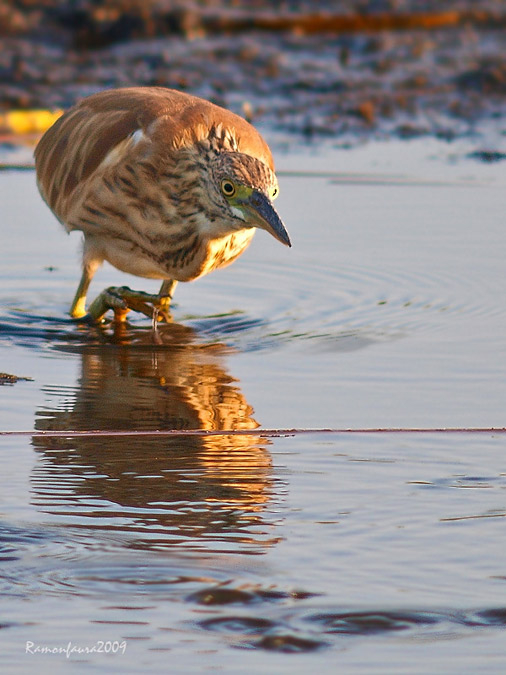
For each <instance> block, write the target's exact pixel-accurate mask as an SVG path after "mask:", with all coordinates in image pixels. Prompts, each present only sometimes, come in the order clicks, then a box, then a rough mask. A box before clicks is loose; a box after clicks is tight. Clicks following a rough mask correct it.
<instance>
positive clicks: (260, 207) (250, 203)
mask: <svg viewBox="0 0 506 675" xmlns="http://www.w3.org/2000/svg"><path fill="white" fill-rule="evenodd" d="M240 208H241V209H242V211H244V214H245V215H246V218H247V222H248V224H251V225H252V226H253V227H259V228H261V229H262V230H265V231H266V232H269V234H272V236H273V237H274V238H275V239H277V240H278V241H280V242H281V243H282V244H284V245H285V246H291V245H292V244H291V242H290V237H289V236H288V232H287V231H286V228H285V226H284V225H283V223H282V221H281V218H280V217H279V216H278V214H277V213H276V210H275V209H274V207H273V205H272V203H271V201H270V199H269V198H268V197H266V196H265V195H264V194H263V193H262V192H259V191H258V190H252V191H251V194H250V195H249V196H248V197H247V199H245V200H244V201H242V203H241V205H240Z"/></svg>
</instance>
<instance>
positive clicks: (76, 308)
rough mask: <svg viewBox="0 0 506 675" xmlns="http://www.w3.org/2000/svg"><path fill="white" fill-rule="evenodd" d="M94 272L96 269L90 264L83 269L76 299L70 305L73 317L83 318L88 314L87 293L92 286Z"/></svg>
mask: <svg viewBox="0 0 506 675" xmlns="http://www.w3.org/2000/svg"><path fill="white" fill-rule="evenodd" d="M94 272H95V270H92V269H90V267H88V266H86V267H85V268H84V269H83V274H82V276H81V281H80V282H79V286H78V287H77V291H76V294H75V296H74V300H73V301H72V305H71V306H70V316H71V317H72V318H73V319H82V317H83V316H85V315H86V294H87V293H88V288H89V287H90V283H91V280H92V279H93V274H94Z"/></svg>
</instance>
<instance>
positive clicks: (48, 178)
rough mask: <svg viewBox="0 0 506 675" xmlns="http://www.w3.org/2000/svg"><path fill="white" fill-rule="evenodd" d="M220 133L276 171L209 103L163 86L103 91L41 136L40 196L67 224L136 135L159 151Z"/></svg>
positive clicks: (245, 131)
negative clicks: (83, 193)
mask: <svg viewBox="0 0 506 675" xmlns="http://www.w3.org/2000/svg"><path fill="white" fill-rule="evenodd" d="M217 129H218V130H220V131H221V134H223V135H224V136H226V135H227V134H229V135H230V137H231V138H232V139H233V142H234V144H235V145H236V148H237V151H239V152H242V153H244V154H246V155H250V156H252V157H255V158H257V159H259V160H260V161H261V162H263V163H264V164H266V165H267V166H268V167H269V168H270V169H272V170H273V169H274V166H273V161H272V155H271V153H270V150H269V148H268V146H267V144H266V143H265V141H264V140H263V138H262V137H261V136H260V134H259V133H258V132H257V131H256V130H255V129H254V127H252V126H251V125H250V124H248V122H246V121H245V120H244V119H242V118H241V117H239V116H238V115H235V114H234V113H232V112H230V111H228V110H226V109H223V108H220V107H218V106H216V105H214V104H213V103H210V102H209V101H205V100H203V99H200V98H197V97H195V96H191V95H189V94H185V93H182V92H179V91H175V90H172V89H165V88H162V87H133V88H125V89H116V90H109V91H103V92H100V93H98V94H94V95H92V96H89V97H88V98H86V99H84V100H83V101H82V102H81V103H80V104H78V105H76V106H75V107H73V108H71V109H70V110H69V111H68V112H66V113H65V114H64V115H63V116H62V117H61V118H60V119H59V120H57V122H56V123H55V124H54V125H53V126H52V127H51V128H50V129H49V130H48V131H47V132H46V133H45V135H44V136H43V137H42V139H41V140H40V142H39V144H38V146H37V148H36V150H35V165H36V170H37V182H38V186H39V190H40V192H41V194H42V197H43V198H44V200H45V201H46V202H47V204H48V205H49V207H50V208H51V209H52V210H53V211H54V213H55V214H56V216H57V217H58V218H59V219H60V220H61V221H62V222H65V220H66V216H67V213H68V211H69V208H70V206H71V203H72V202H74V201H75V199H74V197H75V194H76V190H77V191H79V189H82V186H83V185H84V184H85V183H87V182H88V179H90V178H92V177H93V175H94V173H95V172H96V170H97V169H98V168H99V167H100V166H101V165H102V164H103V162H104V161H106V160H107V158H108V157H111V156H112V154H113V151H116V149H117V148H120V149H121V151H122V152H123V151H124V152H125V153H128V151H129V148H130V147H131V145H132V144H130V145H129V144H128V140H129V139H131V138H132V135H133V134H135V133H136V132H138V133H139V134H141V135H142V136H143V137H144V138H145V139H146V140H148V141H150V142H151V143H152V144H153V148H155V149H158V150H159V151H162V149H163V150H164V151H166V150H167V149H169V150H170V149H173V150H174V151H176V150H177V149H180V148H185V147H190V146H192V145H194V144H195V143H197V142H199V141H203V140H205V139H206V138H208V137H209V134H210V132H211V131H213V132H214V131H216V130H217Z"/></svg>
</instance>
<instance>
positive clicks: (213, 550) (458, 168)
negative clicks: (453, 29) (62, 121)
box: [0, 141, 506, 673]
mask: <svg viewBox="0 0 506 675" xmlns="http://www.w3.org/2000/svg"><path fill="white" fill-rule="evenodd" d="M467 151H468V148H467V146H466V145H465V144H464V143H462V144H451V145H446V144H439V143H436V142H432V141H424V142H423V143H422V142H412V143H384V144H380V143H378V144H372V145H369V146H367V147H364V148H355V149H354V150H350V151H343V150H341V151H340V152H335V151H333V152H331V151H328V152H326V153H324V152H322V151H320V152H317V151H316V150H312V149H311V148H308V149H307V150H306V152H305V153H304V154H303V155H301V154H297V155H295V154H285V155H283V154H282V153H280V155H279V157H278V166H279V168H280V174H281V176H280V182H281V189H282V191H281V196H280V198H279V201H278V207H279V211H280V213H281V214H282V216H283V218H284V220H285V222H286V224H287V226H288V229H289V231H290V234H291V237H292V241H293V244H294V245H293V248H292V249H291V250H288V249H285V248H283V247H281V246H280V245H279V244H277V242H275V241H274V240H271V239H270V238H268V237H267V235H265V234H264V233H258V234H257V236H256V237H255V241H254V243H253V245H252V247H251V248H250V250H249V251H248V252H247V253H246V254H245V255H244V256H243V257H242V258H241V259H240V260H239V261H238V262H237V263H235V264H234V265H233V266H232V267H230V268H228V269H226V270H224V271H220V272H218V273H215V274H213V275H210V276H209V277H207V278H206V279H203V280H200V281H198V282H196V283H195V284H189V285H180V287H178V289H177V295H176V302H177V305H176V307H175V309H174V320H175V323H174V324H173V325H169V326H161V327H160V329H159V331H158V334H157V336H154V335H153V332H152V330H151V327H150V325H149V321H147V320H146V319H135V318H133V319H132V323H131V325H130V326H129V327H126V328H125V329H123V330H117V331H114V330H113V329H111V328H110V327H107V326H106V327H104V328H95V329H90V328H87V327H77V326H75V325H73V324H72V323H71V322H70V321H67V319H66V318H65V312H66V310H67V308H68V305H69V303H70V300H71V297H72V295H73V292H74V288H75V285H76V283H77V280H78V276H79V271H78V251H77V248H78V238H77V237H76V236H75V235H73V236H71V237H66V236H65V235H64V234H63V233H62V231H61V229H60V228H59V226H58V225H57V224H56V223H55V221H54V219H53V217H52V216H51V214H50V213H49V211H48V210H47V209H45V208H44V207H43V205H42V203H41V201H40V199H39V197H38V195H37V192H36V188H35V185H34V175H33V173H32V172H15V171H13V172H3V173H0V198H1V203H2V224H1V227H2V236H3V238H4V251H3V256H2V268H1V269H0V283H1V292H0V371H6V372H9V373H14V374H16V375H20V376H28V377H31V378H33V380H32V381H19V382H18V383H17V384H15V385H12V386H9V385H5V386H3V387H0V405H1V409H2V418H1V430H2V431H9V430H10V431H22V430H24V431H31V432H34V434H33V435H27V436H24V435H19V434H17V435H16V434H14V435H4V436H0V465H1V474H2V476H3V489H2V497H1V501H2V505H1V509H0V514H1V515H0V519H1V520H0V532H1V536H0V545H1V547H2V550H1V553H0V555H1V557H2V561H3V562H2V568H1V572H0V583H1V589H2V594H3V603H2V607H3V613H2V618H1V620H0V623H1V624H2V626H3V630H0V640H1V642H2V650H1V653H2V656H1V657H0V663H2V667H3V668H5V669H6V671H7V672H18V671H19V672H23V671H28V670H31V669H33V668H34V667H37V668H43V669H47V670H49V669H51V670H53V671H55V670H56V671H57V672H59V671H60V670H64V669H66V668H68V663H67V661H68V658H67V655H66V654H64V653H63V654H62V653H60V654H42V653H35V654H32V653H30V650H34V649H36V647H39V648H40V649H43V648H48V647H56V648H61V649H62V650H63V649H65V648H67V646H68V644H69V643H71V648H74V652H72V653H71V654H69V659H70V660H72V661H73V662H75V665H76V666H77V664H78V663H79V664H80V666H79V668H80V669H82V670H83V671H84V670H94V671H99V672H100V671H103V672H108V671H109V670H110V669H111V668H120V669H121V670H122V671H125V672H139V670H140V669H142V670H148V671H160V670H164V669H166V668H167V664H176V666H174V668H173V671H172V672H185V673H192V672H207V671H210V672H212V671H215V670H221V671H222V672H223V671H224V672H231V673H253V672H260V671H265V672H269V673H281V672H286V671H287V670H288V668H289V669H290V671H291V672H296V673H299V672H300V673H305V672H308V671H309V670H310V669H314V668H320V669H322V670H323V671H324V672H329V669H330V668H332V669H333V670H334V669H337V670H341V671H342V672H346V673H363V672H374V673H397V672H398V673H405V672H412V673H426V672H452V673H453V672H455V673H457V672H458V673H463V672H469V673H471V672H472V673H475V672H478V671H479V672H490V673H496V672H501V671H503V670H504V668H505V667H506V647H505V646H504V645H505V633H504V629H505V627H506V587H505V582H506V569H505V565H504V544H503V539H504V537H503V530H504V522H505V521H504V518H505V516H506V502H505V499H504V495H505V494H506V493H505V492H504V490H505V488H506V474H505V470H504V453H505V450H506V435H504V434H501V433H479V434H478V433H437V432H433V433H418V434H413V433H408V432H406V433H384V432H377V433H362V434H357V433H339V432H333V433H330V432H328V433H321V432H317V431H315V432H314V433H308V434H300V433H299V434H286V433H285V434H276V433H273V432H272V431H269V430H272V429H276V428H278V429H279V428H284V429H288V428H295V427H297V428H313V429H322V428H333V429H342V428H345V429H359V428H362V429H371V428H378V427H380V428H383V429H385V428H388V427H403V428H414V427H422V428H436V427H504V426H505V418H504V401H505V400H506V359H505V358H504V357H505V352H506V348H505V341H504V335H505V332H506V304H505V300H504V298H505V297H506V294H505V291H506V274H505V272H506V259H505V255H504V253H505V242H504V187H505V182H506V180H505V165H504V162H503V163H498V164H495V165H490V166H487V165H484V164H480V163H479V162H477V161H473V160H470V159H467V158H466V154H467ZM301 167H303V168H304V169H307V171H308V172H309V173H312V175H307V172H306V174H302V173H301ZM125 282H126V283H128V284H129V285H131V286H133V287H135V288H142V289H144V290H151V289H153V290H154V289H155V288H156V285H154V284H152V283H151V282H147V281H144V280H140V279H132V278H127V277H124V276H122V275H120V274H119V273H117V272H116V271H115V270H113V269H111V268H108V269H106V268H104V269H103V270H102V271H101V272H100V273H99V274H98V275H97V279H96V281H95V282H94V284H93V287H92V295H93V294H94V293H97V292H98V291H99V290H100V289H101V288H102V287H105V286H107V285H111V284H116V285H118V284H120V283H125ZM90 429H94V430H96V429H100V430H103V431H108V430H134V431H135V430H137V431H138V430H156V429H165V430H167V429H173V430H204V431H220V430H222V431H225V432H226V431H235V432H236V433H228V434H226V433H225V434H218V435H202V434H195V435H185V436H182V435H162V436H138V435H137V436H136V435H130V436H112V435H109V436H107V435H101V436H99V437H95V438H93V437H90V436H86V435H84V434H83V435H75V434H74V435H72V434H69V435H68V436H65V435H63V436H59V435H58V434H55V433H53V434H51V433H48V432H65V431H70V430H73V431H79V430H82V431H85V430H90ZM262 429H264V430H266V431H265V433H262ZM44 432H46V435H44ZM238 432H240V433H238ZM27 643H28V653H27ZM32 643H33V645H32ZM101 643H103V645H102V644H101ZM101 647H102V648H103V649H112V650H116V651H117V653H115V654H112V653H109V654H106V653H103V652H98V651H97V650H98V649H100V648H101ZM78 649H81V653H78V652H77V650H78ZM86 650H87V651H88V652H90V653H85V652H86ZM123 651H125V653H124V654H123V653H122V652H123Z"/></svg>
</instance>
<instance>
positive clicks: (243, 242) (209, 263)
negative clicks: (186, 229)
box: [195, 227, 255, 278]
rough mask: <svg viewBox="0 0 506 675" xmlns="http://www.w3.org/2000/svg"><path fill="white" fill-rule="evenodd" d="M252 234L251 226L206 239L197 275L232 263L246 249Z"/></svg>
mask: <svg viewBox="0 0 506 675" xmlns="http://www.w3.org/2000/svg"><path fill="white" fill-rule="evenodd" d="M254 234H255V228H253V227H251V228H248V229H244V230H238V231H237V232H234V233H232V234H229V235H226V236H224V237H220V238H218V239H210V240H208V241H207V243H206V244H205V245H204V247H203V248H204V251H205V255H204V257H203V259H202V261H201V267H200V270H199V272H200V273H199V274H198V276H203V275H204V274H208V273H209V272H212V271H213V270H215V269H218V268H219V267H225V266H226V265H229V264H230V263H232V262H233V261H234V260H235V259H236V258H238V257H239V256H240V255H241V253H243V251H245V250H246V249H247V247H248V246H249V244H250V242H251V240H252V238H253V235H254ZM195 278H196V277H195Z"/></svg>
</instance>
